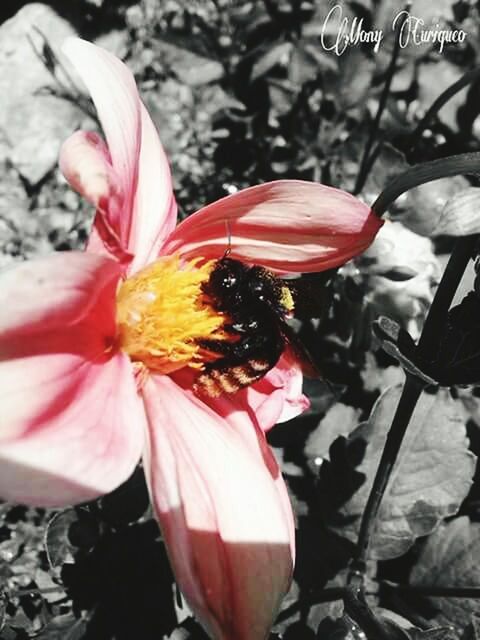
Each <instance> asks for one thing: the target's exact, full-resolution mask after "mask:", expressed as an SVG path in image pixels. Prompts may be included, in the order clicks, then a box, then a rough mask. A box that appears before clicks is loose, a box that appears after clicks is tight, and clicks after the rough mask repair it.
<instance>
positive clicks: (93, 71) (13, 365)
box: [0, 39, 381, 640]
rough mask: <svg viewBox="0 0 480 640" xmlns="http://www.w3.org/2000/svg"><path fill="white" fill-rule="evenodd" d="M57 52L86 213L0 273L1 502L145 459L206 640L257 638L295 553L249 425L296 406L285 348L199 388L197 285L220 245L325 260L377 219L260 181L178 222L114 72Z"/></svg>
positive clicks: (289, 260)
mask: <svg viewBox="0 0 480 640" xmlns="http://www.w3.org/2000/svg"><path fill="white" fill-rule="evenodd" d="M64 53H65V54H66V56H67V57H68V58H69V59H70V61H71V63H72V64H73V65H74V67H75V68H76V70H77V71H78V73H79V75H80V77H81V78H82V79H83V81H84V83H85V85H86V86H87V88H88V90H89V91H90V94H91V96H92V99H93V102H94V104H95V106H96V108H97V111H98V115H99V118H100V121H101V123H102V127H103V131H104V133H105V137H106V143H105V142H104V141H103V139H102V138H101V137H100V136H99V135H97V134H95V133H87V132H76V133H74V134H73V135H72V136H71V137H70V138H69V139H68V140H67V141H66V142H65V144H64V146H63V148H62V151H61V157H60V166H61V169H62V171H63V173H64V175H65V177H66V179H67V180H68V182H69V183H70V184H71V186H72V187H73V188H74V189H76V190H77V191H79V192H80V193H81V194H82V195H83V196H84V197H85V198H86V199H87V200H88V201H90V202H91V203H92V204H93V205H94V206H95V207H96V216H95V220H94V225H93V229H92V232H91V236H90V239H89V242H88V245H87V247H86V251H85V252H75V251H72V252H68V253H67V252H66V253H57V254H54V255H51V256H49V257H45V258H40V259H37V260H34V261H32V262H26V263H23V264H21V265H20V266H17V267H15V268H12V269H9V270H7V271H5V272H3V273H2V274H1V275H0V300H1V304H0V353H1V358H0V379H1V387H0V389H1V390H0V404H1V407H2V412H1V416H0V495H1V497H2V498H4V499H6V500H9V501H15V502H20V503H25V504H30V505H41V506H63V505H69V504H73V503H79V502H82V501H86V500H91V499H93V498H95V497H97V496H99V495H101V494H104V493H106V492H109V491H111V490H112V489H114V488H115V487H117V486H118V485H119V484H120V483H122V482H123V481H124V480H126V479H127V478H128V477H129V475H130V474H131V473H132V471H133V469H134V468H135V465H136V464H137V463H138V461H139V460H140V458H141V457H142V456H143V465H144V470H145V475H146V478H147V484H148V487H149V491H150V495H151V500H152V503H153V507H154V511H155V514H156V517H157V519H158V522H159V524H160V527H161V531H162V534H163V539H164V541H165V544H166V547H167V550H168V553H169V557H170V561H171V564H172V567H173V570H174V572H175V576H176V579H177V581H178V584H179V586H180V588H181V590H182V591H183V593H184V595H185V597H186V599H187V601H188V603H189V604H190V606H191V608H192V609H193V611H194V613H195V614H196V616H197V617H198V619H199V620H200V621H201V622H202V624H203V625H204V627H205V628H206V630H207V631H208V633H209V634H210V635H211V637H212V638H215V639H218V640H227V639H228V640H247V638H248V640H257V639H258V640H261V639H263V638H265V637H266V636H267V635H268V632H269V629H270V626H271V624H272V621H273V619H274V617H275V614H276V612H277V610H278V607H279V604H280V601H281V598H282V597H283V595H284V594H285V592H286V590H287V589H288V586H289V582H290V578H291V574H292V569H293V562H294V520H293V516H292V510H291V506H290V502H289V498H288V495H287V491H286V488H285V485H284V482H283V480H282V476H281V473H280V471H279V468H278V466H277V463H276V461H275V458H274V457H273V455H272V452H271V451H270V449H269V447H268V445H267V443H266V439H265V431H266V430H268V429H269V428H270V427H272V426H273V425H274V424H275V423H276V422H278V421H281V420H285V419H289V418H291V417H293V416H295V415H297V414H298V413H299V412H301V411H302V410H303V409H304V408H305V407H306V406H307V400H306V399H305V397H304V396H303V395H302V391H301V377H302V374H301V371H300V368H299V366H298V365H297V364H296V363H295V360H294V358H293V357H292V355H291V353H289V352H288V349H287V350H286V352H285V353H284V354H283V355H282V357H281V358H280V360H279V362H278V364H277V365H276V366H275V367H274V368H273V369H272V370H271V371H269V372H268V374H267V375H265V377H264V378H262V379H261V380H260V381H258V382H257V383H255V384H254V385H252V386H251V387H248V388H245V389H242V390H240V391H238V392H237V393H234V394H224V395H220V396H219V397H201V396H199V395H198V394H196V393H195V392H194V391H193V388H192V381H193V380H194V378H195V376H196V375H198V372H199V371H201V370H202V367H203V366H204V364H205V359H206V358H207V355H206V354H204V353H202V349H201V347H200V346H199V339H200V338H202V337H207V338H208V337H211V336H214V335H217V334H218V332H221V330H222V322H223V319H222V317H221V315H220V314H218V313H216V312H215V309H214V308H213V307H212V306H209V305H208V304H206V303H205V302H204V301H203V302H202V283H204V282H205V281H206V279H208V276H209V272H210V270H211V269H212V264H214V261H215V260H216V259H219V258H221V257H222V256H223V255H224V253H225V250H226V243H227V238H226V231H225V229H226V222H228V227H229V233H230V236H231V237H230V245H231V257H233V258H236V259H237V260H241V261H243V262H246V263H248V264H250V263H257V264H261V265H263V266H265V267H267V268H268V269H270V270H272V271H273V272H282V273H285V272H302V271H318V270H322V269H328V268H331V267H334V266H336V265H339V264H341V263H343V262H344V261H346V260H348V259H349V258H351V257H352V256H353V255H356V254H358V253H359V252H361V251H362V250H363V249H365V248H366V247H367V246H368V244H369V243H370V242H371V241H372V239H373V238H374V236H375V234H376V232H377V230H378V229H379V227H380V225H381V222H380V221H379V220H377V218H376V217H375V216H374V215H373V214H372V213H371V212H370V210H369V208H368V207H367V206H366V205H364V204H362V203H361V202H359V201H358V200H357V199H355V198H354V197H352V196H350V195H349V194H347V193H344V192H342V191H339V190H336V189H333V188H330V187H326V186H322V185H320V184H314V183H309V182H302V181H288V180H286V181H279V182H272V183H268V184H262V185H259V186H256V187H253V188H250V189H246V190H244V191H240V192H238V193H235V194H234V195H231V196H228V197H226V198H223V199H221V200H219V201H218V202H214V203H213V204H210V205H208V206H206V207H205V208H203V209H201V210H200V211H198V212H197V213H195V214H193V215H192V216H190V217H189V218H188V219H186V220H185V221H183V222H182V223H180V224H179V225H178V226H176V205H175V199H174V195H173V191H172V183H171V177H170V170H169V166H168V162H167V159H166V157H165V154H164V151H163V148H162V146H161V144H160V141H159V138H158V136H157V133H156V130H155V127H154V125H153V123H152V121H151V119H150V117H149V115H148V113H147V111H146V109H145V107H144V105H143V104H142V102H141V100H140V98H139V95H138V92H137V89H136V86H135V82H134V79H133V77H132V75H131V73H130V72H129V71H128V69H127V68H126V67H125V66H124V65H123V64H122V63H121V62H120V61H119V60H118V59H116V58H115V57H114V56H112V55H111V54H109V53H107V52H106V51H104V50H102V49H100V48H98V47H96V46H94V45H92V44H90V43H87V42H84V41H81V40H79V39H71V40H69V41H67V42H66V44H65V47H64Z"/></svg>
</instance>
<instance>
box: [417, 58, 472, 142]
mask: <svg viewBox="0 0 480 640" xmlns="http://www.w3.org/2000/svg"><path fill="white" fill-rule="evenodd" d="M479 77H480V66H479V67H475V68H473V69H470V71H467V72H466V73H465V74H464V75H463V76H462V77H461V78H460V79H459V80H457V81H456V82H454V83H453V84H452V85H450V86H449V87H447V89H445V91H443V92H442V93H441V94H440V95H439V96H438V98H436V100H434V102H433V103H432V105H431V106H430V108H429V109H428V110H427V112H426V113H425V115H424V116H423V118H422V119H421V120H420V122H419V123H418V124H417V126H416V127H415V129H414V130H413V131H412V133H411V134H410V136H409V137H410V153H411V154H412V153H413V152H414V151H415V149H416V147H417V144H418V142H419V141H420V140H421V136H422V133H423V131H424V130H425V129H426V127H427V126H428V124H429V122H430V120H431V119H432V118H433V116H434V115H435V114H436V113H438V111H440V109H441V108H442V107H443V106H444V105H445V104H446V103H447V102H448V101H449V100H450V98H452V97H453V96H454V95H455V94H456V93H458V92H459V91H461V90H462V89H463V88H464V87H466V86H467V85H469V84H471V83H472V82H474V81H475V80H477V79H478V78H479Z"/></svg>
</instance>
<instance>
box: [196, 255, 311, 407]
mask: <svg viewBox="0 0 480 640" xmlns="http://www.w3.org/2000/svg"><path fill="white" fill-rule="evenodd" d="M202 289H203V292H204V293H205V294H206V295H207V296H208V297H209V298H210V300H212V304H213V306H214V308H215V309H216V310H217V311H219V312H223V313H225V314H226V316H227V317H228V318H229V320H228V322H227V323H226V325H225V326H224V330H225V331H226V332H227V333H229V334H231V335H232V340H231V341H230V340H227V341H222V340H202V341H200V343H199V344H200V346H201V347H203V348H204V349H207V350H209V351H212V352H214V353H217V354H219V355H220V357H219V358H218V359H217V360H215V361H214V362H209V363H207V364H206V365H205V368H204V370H203V371H202V373H201V374H200V375H199V376H198V377H197V379H196V381H195V384H194V390H195V391H196V392H197V393H198V394H199V395H206V396H210V397H218V396H220V395H222V394H224V393H227V394H230V393H235V392H236V391H238V390H240V389H242V388H243V387H246V386H249V385H251V384H253V383H254V382H257V381H258V380H260V379H261V378H262V377H263V376H264V375H265V374H266V373H267V372H268V371H270V369H272V368H273V367H274V366H275V365H276V364H277V362H278V360H279V358H280V356H281V354H282V352H283V350H284V348H285V346H286V343H289V344H291V345H292V346H293V348H294V351H295V352H296V354H297V355H299V356H300V358H301V359H302V360H304V361H307V362H308V363H309V364H310V368H311V369H316V368H315V366H314V365H313V363H312V360H311V357H310V356H309V354H308V353H307V352H306V350H305V348H304V347H303V345H301V344H300V343H299V341H298V339H297V338H296V336H295V333H294V332H293V330H292V329H291V327H290V326H289V325H288V323H287V317H288V316H289V315H290V314H291V312H292V311H293V308H294V300H293V294H292V289H291V288H290V287H289V286H288V285H287V282H286V281H284V280H281V279H280V278H277V277H276V276H275V275H274V274H273V273H272V272H271V271H268V269H265V268H264V267H260V266H258V265H255V266H247V265H245V264H243V263H242V262H240V261H238V260H234V259H232V258H228V257H226V256H224V257H223V258H221V259H220V260H218V261H217V263H216V264H215V266H214V268H213V269H212V272H211V274H210V277H209V279H208V280H207V281H206V282H205V283H204V284H203V286H202Z"/></svg>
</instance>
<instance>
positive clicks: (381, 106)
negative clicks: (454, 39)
mask: <svg viewBox="0 0 480 640" xmlns="http://www.w3.org/2000/svg"><path fill="white" fill-rule="evenodd" d="M407 6H408V3H407ZM407 17H408V13H405V14H404V15H403V16H402V19H401V20H400V22H399V24H398V25H397V29H396V31H395V43H394V45H393V51H392V57H391V58H390V62H389V64H388V68H387V74H386V78H385V84H384V85H383V89H382V93H381V95H380V100H379V102H378V108H377V113H376V114H375V120H374V121H373V125H372V127H371V128H370V131H369V134H368V139H367V142H366V144H365V148H364V150H363V156H362V161H361V162H360V169H359V171H358V176H357V180H356V183H355V187H354V190H353V193H354V195H356V194H357V193H360V191H361V190H362V189H363V186H364V184H365V180H366V179H367V176H368V169H369V168H370V167H371V165H370V163H369V162H368V159H369V155H370V151H371V149H372V145H373V143H374V141H375V137H376V135H377V131H378V128H379V126H380V120H381V118H382V114H383V112H384V110H385V106H386V104H387V99H388V95H389V93H390V87H391V85H392V80H393V74H394V72H395V65H396V63H397V59H398V54H399V53H400V33H401V30H402V27H403V25H404V23H405V20H406V19H407Z"/></svg>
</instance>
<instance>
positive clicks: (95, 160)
mask: <svg viewBox="0 0 480 640" xmlns="http://www.w3.org/2000/svg"><path fill="white" fill-rule="evenodd" d="M59 164H60V169H61V170H62V173H63V175H64V176H65V178H66V179H67V181H68V182H69V183H70V185H71V186H72V187H73V188H74V189H75V191H78V193H80V194H81V195H83V196H84V197H85V198H86V199H87V200H88V201H89V202H91V203H92V204H93V205H94V206H95V208H96V209H97V215H96V217H95V223H94V226H93V229H92V233H91V235H90V238H89V241H88V250H89V251H91V252H92V253H99V254H104V255H107V256H112V257H115V258H117V260H119V261H120V262H123V263H128V262H130V261H131V259H132V256H131V255H130V254H129V253H128V252H127V251H126V250H125V249H124V244H125V243H124V242H123V241H122V240H121V238H120V236H119V229H120V227H121V219H122V212H123V207H124V194H123V187H122V185H121V181H120V179H119V177H118V176H117V175H116V173H115V170H114V168H113V167H112V164H111V160H110V154H109V151H108V149H107V147H106V145H105V142H104V141H103V139H102V138H101V137H100V136H99V135H98V134H96V133H93V132H90V131H89V132H87V131H76V132H75V133H74V134H73V135H71V136H70V137H69V138H68V139H67V140H66V141H65V142H64V143H63V145H62V148H61V150H60V160H59Z"/></svg>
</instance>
